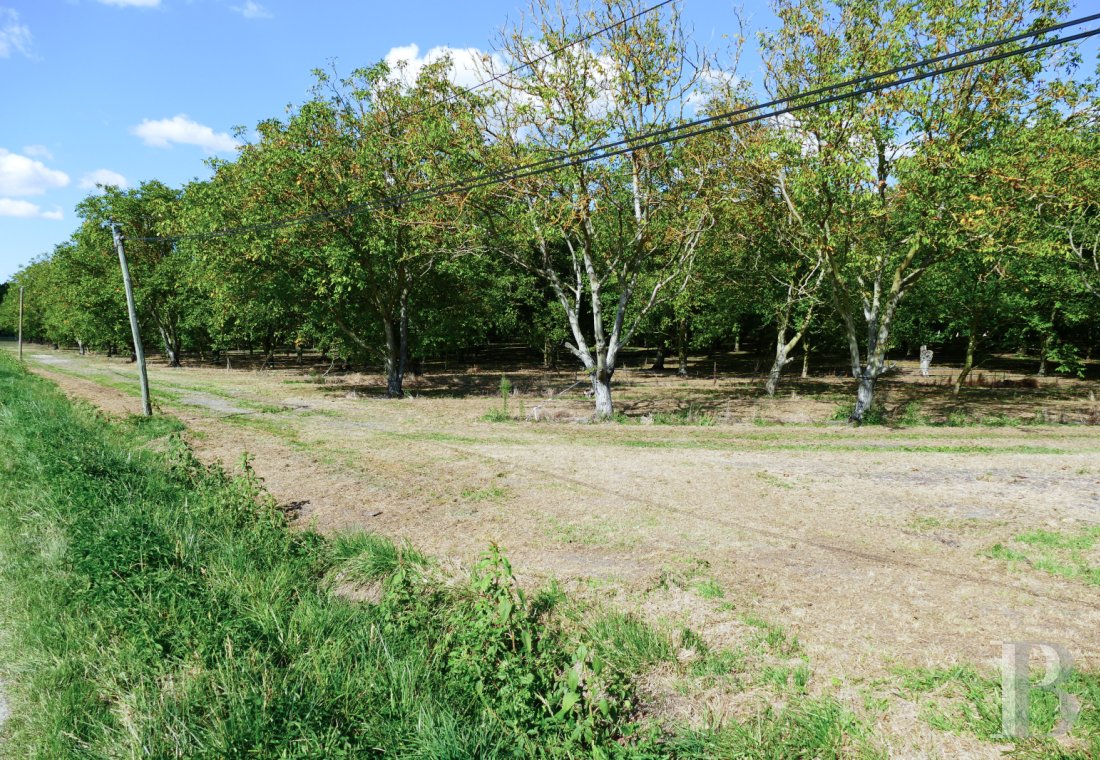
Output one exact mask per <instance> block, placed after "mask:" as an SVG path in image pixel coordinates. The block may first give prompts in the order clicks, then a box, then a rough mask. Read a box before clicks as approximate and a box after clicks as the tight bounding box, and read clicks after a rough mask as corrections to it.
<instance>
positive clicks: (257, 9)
mask: <svg viewBox="0 0 1100 760" xmlns="http://www.w3.org/2000/svg"><path fill="white" fill-rule="evenodd" d="M232 9H233V10H235V11H236V12H237V13H239V14H241V15H242V16H244V17H245V18H271V17H272V16H271V11H269V10H268V9H267V8H265V7H263V6H262V5H260V4H259V3H257V2H255V0H248V2H246V3H245V4H244V5H234V6H233V7H232Z"/></svg>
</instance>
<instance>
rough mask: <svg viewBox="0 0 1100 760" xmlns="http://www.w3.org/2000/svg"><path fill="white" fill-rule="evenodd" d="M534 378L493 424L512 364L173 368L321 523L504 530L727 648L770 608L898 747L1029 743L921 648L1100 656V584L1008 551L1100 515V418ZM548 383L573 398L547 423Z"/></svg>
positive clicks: (175, 381) (128, 376)
mask: <svg viewBox="0 0 1100 760" xmlns="http://www.w3.org/2000/svg"><path fill="white" fill-rule="evenodd" d="M28 364H29V366H30V367H31V368H32V369H33V370H34V371H36V372H38V373H40V374H42V375H43V376H45V377H48V378H50V379H51V380H54V381H56V382H57V383H58V384H59V385H60V386H61V387H62V388H63V389H64V390H65V391H66V392H68V393H69V394H71V395H72V396H74V397H77V398H81V399H85V400H87V401H89V402H91V403H93V404H95V405H97V406H99V407H100V408H102V409H104V410H106V411H107V412H110V413H112V414H118V415H122V414H131V413H135V412H137V411H138V410H139V404H138V402H137V398H136V395H135V390H134V389H135V386H134V382H135V377H136V373H135V370H134V367H133V365H131V364H128V363H127V362H126V361H125V360H121V359H112V360H107V359H104V358H101V357H91V356H87V357H80V356H77V355H75V354H73V353H60V354H58V353H52V352H51V353H47V352H38V353H33V354H31V355H30V356H29V362H28ZM910 369H911V368H910ZM509 376H510V377H511V379H512V380H513V382H514V383H515V384H516V386H517V389H518V393H517V395H515V396H513V397H511V398H510V399H509V407H510V411H511V412H512V413H513V414H514V415H515V416H517V417H518V418H519V420H518V421H516V422H513V423H490V422H485V421H483V419H482V417H483V416H484V415H485V413H486V412H487V411H489V410H490V409H491V408H494V407H499V406H500V405H501V400H500V398H499V397H497V396H494V395H493V390H494V387H495V386H496V384H497V383H498V382H499V373H486V372H474V373H466V372H453V373H443V372H440V373H435V374H429V375H425V376H424V377H421V378H419V379H417V380H415V381H414V382H413V383H411V384H410V391H411V394H410V397H409V398H406V399H404V400H401V401H387V400H384V399H382V398H381V392H382V385H381V381H380V379H379V378H376V377H372V376H367V375H357V374H345V375H339V376H331V375H330V376H329V377H327V378H323V377H320V376H319V375H318V374H317V373H314V374H313V375H307V374H306V373H305V372H303V371H301V370H298V369H280V370H268V371H246V370H232V371H227V370H225V369H210V368H200V367H191V368H186V369H169V368H167V367H165V366H162V365H156V364H154V365H153V366H151V379H152V385H153V388H154V394H155V398H157V400H158V404H159V406H160V407H161V408H162V409H163V410H164V411H166V412H170V413H172V414H174V415H176V416H178V417H179V418H180V419H181V420H182V421H183V422H184V423H186V424H187V426H188V428H189V431H190V433H189V435H190V438H191V441H192V443H193V445H194V446H195V448H196V450H197V452H198V453H199V455H200V456H202V457H203V458H205V459H206V460H208V461H214V460H220V461H222V462H223V463H225V464H226V465H227V466H229V467H237V466H239V462H240V460H241V457H242V455H243V454H244V453H245V452H247V453H248V455H249V456H250V457H251V458H252V465H253V467H254V468H255V471H256V472H257V473H258V474H259V475H260V476H261V477H262V478H263V479H264V481H265V483H266V486H267V488H268V489H269V490H270V491H271V493H272V494H273V495H274V496H275V498H276V499H277V500H278V501H279V502H280V503H283V504H291V505H293V507H294V512H295V513H296V514H297V515H298V524H300V525H308V526H311V527H314V528H316V529H317V530H320V531H321V532H324V533H332V532H336V531H346V530H369V531H377V532H380V533H384V534H386V535H389V536H393V537H395V538H398V539H402V540H408V541H410V542H411V543H413V544H415V545H416V546H417V547H418V548H420V549H422V550H424V551H425V552H427V553H430V554H433V555H435V556H437V557H439V558H441V559H442V560H443V561H444V562H447V563H451V564H454V565H455V566H464V565H468V563H470V562H471V561H472V560H473V559H474V558H475V557H476V556H477V555H478V553H479V552H481V551H483V550H484V549H485V548H486V546H487V545H488V544H489V543H490V542H496V543H498V544H500V545H501V546H503V547H504V548H505V549H506V551H507V552H508V554H509V556H510V558H511V559H512V562H513V564H514V566H515V567H516V569H517V571H518V572H519V573H520V574H521V576H522V578H523V580H524V581H525V582H526V583H530V584H531V585H537V584H539V583H542V582H544V581H545V580H546V579H548V578H550V577H554V578H556V579H558V580H559V581H560V582H561V583H562V584H563V585H564V586H566V587H567V588H568V589H570V590H571V591H572V592H573V593H574V594H577V595H580V596H582V597H584V598H586V599H589V600H590V601H592V602H593V603H595V604H599V605H609V606H614V607H617V608H621V609H627V610H633V611H635V612H638V613H639V614H642V615H644V616H645V617H646V618H647V619H649V620H651V621H653V622H655V623H656V624H658V625H661V626H664V627H666V628H667V629H668V630H670V631H673V630H679V629H680V628H682V627H683V626H689V627H691V628H692V629H693V630H695V631H697V632H698V633H700V634H701V635H702V636H703V637H704V638H705V639H706V640H707V641H708V642H709V643H710V644H711V646H712V647H721V646H731V647H733V646H736V645H738V644H739V643H742V642H743V641H744V639H745V637H746V635H747V630H748V626H747V625H746V624H745V622H744V621H745V619H746V617H747V616H753V617H756V618H762V619H764V620H768V621H773V622H775V623H778V624H781V625H783V626H784V627H786V629H787V630H788V631H790V633H791V634H793V635H794V636H797V638H798V640H799V641H800V642H801V644H802V646H803V647H804V649H805V651H806V653H807V655H808V659H809V662H810V665H811V667H812V679H811V682H810V686H809V689H810V692H811V693H820V694H826V693H827V694H833V695H835V696H838V697H839V698H841V699H842V700H843V701H845V702H846V703H847V704H849V705H850V706H851V707H852V708H853V709H855V710H857V712H860V713H861V714H865V715H866V711H865V710H864V705H865V703H866V700H867V698H868V697H872V696H873V697H886V698H888V700H889V706H888V707H887V708H885V709H883V710H882V711H880V712H877V713H871V714H870V715H869V719H870V720H872V721H873V722H875V723H876V724H877V725H876V727H877V728H878V730H879V731H880V732H881V733H882V734H883V736H885V737H886V741H887V742H888V750H889V752H890V754H891V756H895V757H938V756H944V757H997V756H998V754H999V752H1000V750H1001V749H1003V747H999V746H997V745H991V744H984V743H981V742H978V741H977V740H976V739H972V738H968V737H965V736H957V735H954V734H948V733H944V732H939V731H934V730H932V729H931V728H929V726H928V725H927V724H926V723H925V722H923V721H922V720H921V719H920V717H919V709H918V708H919V706H918V704H917V703H916V702H914V701H912V699H911V698H909V697H907V696H906V695H905V694H903V693H901V692H900V691H899V690H898V689H897V687H896V683H895V671H896V669H897V668H898V667H934V668H942V667H949V666H951V665H955V664H960V663H969V664H974V665H978V666H979V667H984V668H988V669H989V670H990V672H992V671H993V669H994V668H995V667H996V666H997V662H998V657H999V656H1000V651H1001V650H1000V645H999V642H1001V641H1012V640H1020V641H1044V642H1056V643H1059V644H1062V645H1063V646H1065V647H1066V648H1067V649H1068V650H1069V651H1070V652H1072V653H1073V655H1074V657H1075V658H1076V660H1077V662H1078V664H1079V665H1080V666H1081V667H1083V668H1086V669H1091V670H1096V669H1100V599H1098V595H1097V593H1096V587H1094V586H1089V585H1086V584H1085V583H1084V582H1082V581H1078V580H1073V579H1067V578H1059V577H1055V576H1052V575H1050V574H1047V573H1045V572H1042V571H1041V570H1039V569H1035V568H1029V567H1026V566H1025V567H1022V568H1012V567H1009V566H1008V565H1007V564H1006V563H1004V562H1001V561H999V560H995V559H992V558H989V557H987V556H985V552H986V551H987V550H988V549H989V548H990V547H991V546H993V545H994V544H996V543H999V542H1006V541H1010V540H1011V539H1012V538H1013V537H1014V536H1016V535H1019V534H1020V533H1021V532H1024V531H1027V530H1033V529H1046V530H1065V531H1075V530H1078V529H1081V528H1084V527H1088V526H1094V525H1097V524H1100V428H1097V427H1094V426H1088V425H1029V426H1025V427H932V426H917V427H905V428H894V427H887V426H865V427H863V428H852V427H849V426H847V425H843V424H837V423H833V424H829V423H827V420H829V419H830V418H831V417H832V416H833V413H834V412H835V410H836V408H837V404H838V403H839V402H840V401H842V400H843V399H844V398H846V394H847V393H848V392H849V390H850V389H849V388H848V385H847V382H846V381H845V380H843V379H842V378H814V379H811V380H809V381H806V382H802V383H799V382H795V383H793V384H788V387H787V388H786V389H785V390H781V397H777V398H775V399H764V398H761V397H760V396H759V393H758V391H757V390H756V388H755V386H754V385H753V383H751V382H750V381H748V380H746V379H744V378H740V379H739V378H731V377H724V376H720V375H718V373H717V369H715V370H714V372H713V373H712V375H711V376H710V377H702V378H693V379H680V378H676V377H675V376H674V374H673V373H669V374H654V373H648V372H644V371H641V370H634V371H631V370H629V369H627V370H626V371H625V372H623V373H621V375H620V376H621V377H622V382H621V383H620V384H619V387H618V389H617V390H618V397H617V399H616V400H617V402H618V403H619V408H620V409H622V410H624V411H625V412H626V413H627V414H628V415H632V416H633V417H634V418H635V419H641V420H647V419H651V418H652V415H654V414H658V413H660V412H672V411H676V410H680V411H681V412H683V411H685V410H688V409H691V410H695V409H700V410H704V411H706V412H708V413H709V414H710V415H711V417H710V418H709V420H710V421H713V422H717V424H713V425H709V426H674V425H660V424H587V423H585V422H583V421H582V420H584V419H585V418H586V416H587V415H588V414H589V413H590V412H589V405H590V402H589V401H588V400H587V399H585V398H584V396H583V394H582V393H581V391H582V390H583V383H582V384H581V385H580V386H578V387H576V388H573V389H572V390H570V391H568V392H567V393H564V394H561V395H556V396H553V397H552V398H551V394H552V393H556V392H559V391H561V390H562V389H565V388H567V387H568V386H569V385H570V384H571V383H573V382H574V379H573V375H572V373H559V374H552V373H544V372H538V371H534V370H526V371H523V372H518V373H509ZM620 376H617V379H618V378H619V377H620ZM1006 379H1007V376H1006ZM991 384H992V383H991ZM1096 391H1097V384H1096V383H1095V382H1084V381H1067V380H1064V379H1049V380H1044V381H1042V384H1039V385H1038V387H1036V388H1031V389H1028V388H1014V387H1011V386H1008V387H1006V386H1004V385H1000V387H995V388H990V387H980V386H979V387H974V388H966V389H964V392H963V395H962V397H961V399H960V400H954V399H952V398H950V390H949V388H947V387H946V385H945V384H944V383H943V382H942V381H941V380H938V379H936V378H931V379H928V378H919V377H917V376H916V374H915V373H914V372H912V371H908V372H907V373H905V374H904V375H903V376H902V377H900V378H898V379H896V380H893V381H891V382H890V383H888V384H887V385H886V386H885V387H884V388H883V395H884V396H886V398H887V410H888V411H890V410H891V408H893V409H894V410H895V411H899V410H900V409H902V408H903V407H904V406H905V405H907V404H908V403H909V402H910V401H913V400H920V402H921V409H922V410H925V411H926V413H929V414H946V413H951V412H958V411H959V410H960V409H961V410H963V411H964V412H965V413H967V414H970V415H972V416H975V417H980V416H988V415H995V414H996V415H1008V416H1015V417H1022V416H1028V417H1033V416H1036V415H1042V419H1048V420H1073V421H1078V422H1087V421H1089V420H1090V419H1091V418H1095V417H1096V416H1097V415H1098V414H1100V407H1098V405H1097V403H1096V402H1095V400H1094V399H1095V397H1096V395H1095V394H1096ZM157 394H159V395H157ZM1090 394H1091V396H1090ZM521 405H522V411H521ZM535 407H539V413H538V416H539V417H540V418H543V419H545V418H550V419H551V420H553V421H550V422H538V423H535V422H526V421H523V420H524V419H525V418H526V417H527V416H533V415H531V413H532V410H533V409H534V408H535ZM944 410H946V412H945V411H944ZM779 422H782V423H785V424H772V423H779ZM761 423H767V424H761ZM703 582H707V583H708V584H711V585H710V586H709V587H710V588H711V589H712V591H711V593H702V592H701V591H700V590H699V586H700V584H701V583H703ZM715 588H717V589H720V592H719V593H717V594H715V593H714V592H713V589H715ZM653 683H654V684H655V686H654V691H653V694H652V697H651V702H652V704H651V707H652V708H653V709H654V710H657V711H659V712H661V713H662V714H664V715H668V716H671V717H679V718H685V719H689V720H695V721H701V720H702V719H703V716H704V714H709V715H711V716H712V717H713V716H717V717H718V718H721V716H723V715H737V714H738V711H739V710H740V709H741V707H740V706H741V705H742V704H743V702H744V699H745V696H744V695H743V694H738V693H735V692H727V693H710V692H708V693H695V694H682V693H680V692H679V691H678V690H677V689H676V685H675V684H674V683H672V682H671V681H668V679H665V680H664V681H662V679H661V677H660V674H656V675H655V676H654V680H653ZM707 711H709V713H707Z"/></svg>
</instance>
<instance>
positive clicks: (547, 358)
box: [444, 335, 558, 369]
mask: <svg viewBox="0 0 1100 760" xmlns="http://www.w3.org/2000/svg"><path fill="white" fill-rule="evenodd" d="M557 348H558V347H557V346H556V345H555V344H554V341H552V340H550V336H549V335H547V336H546V337H545V338H543V339H542V368H543V369H556V367H557V363H558V362H557V356H556V355H557ZM444 362H446V357H444Z"/></svg>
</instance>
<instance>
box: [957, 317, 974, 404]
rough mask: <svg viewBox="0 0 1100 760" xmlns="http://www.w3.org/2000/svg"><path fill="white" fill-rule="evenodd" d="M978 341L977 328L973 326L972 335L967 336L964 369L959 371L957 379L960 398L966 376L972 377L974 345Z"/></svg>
mask: <svg viewBox="0 0 1100 760" xmlns="http://www.w3.org/2000/svg"><path fill="white" fill-rule="evenodd" d="M977 343H978V333H977V330H974V329H973V328H972V329H971V330H970V335H968V336H967V338H966V360H965V361H964V362H963V367H962V371H961V372H959V376H958V378H956V380H955V397H956V398H958V396H959V391H960V390H961V389H962V386H963V383H965V382H966V378H968V377H970V370H972V369H974V347H975V346H976V345H977Z"/></svg>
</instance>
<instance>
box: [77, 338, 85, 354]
mask: <svg viewBox="0 0 1100 760" xmlns="http://www.w3.org/2000/svg"><path fill="white" fill-rule="evenodd" d="M76 347H77V350H79V351H80V355H81V356H84V341H82V340H77V341H76Z"/></svg>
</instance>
